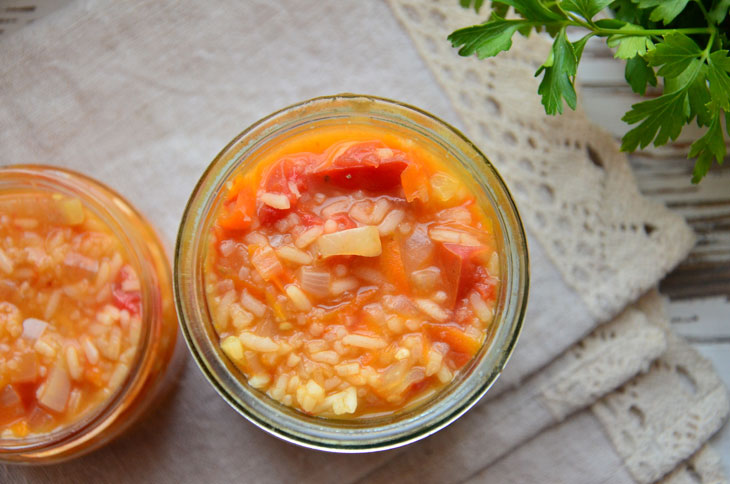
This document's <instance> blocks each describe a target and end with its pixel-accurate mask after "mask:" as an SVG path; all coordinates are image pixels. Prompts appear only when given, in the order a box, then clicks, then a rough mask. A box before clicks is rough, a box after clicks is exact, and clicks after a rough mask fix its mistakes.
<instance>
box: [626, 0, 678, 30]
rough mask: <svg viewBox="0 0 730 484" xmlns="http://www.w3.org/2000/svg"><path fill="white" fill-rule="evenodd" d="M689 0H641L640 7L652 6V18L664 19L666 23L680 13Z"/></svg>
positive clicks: (656, 19) (655, 20)
mask: <svg viewBox="0 0 730 484" xmlns="http://www.w3.org/2000/svg"><path fill="white" fill-rule="evenodd" d="M688 2H689V0H639V2H638V4H639V8H652V7H655V8H654V9H653V10H652V11H651V15H650V16H649V19H650V20H653V21H654V22H658V21H660V20H661V21H662V22H663V23H664V25H667V24H669V23H670V22H671V21H672V20H674V19H675V17H676V16H677V15H679V14H680V12H681V11H682V10H684V7H686V6H687V3H688Z"/></svg>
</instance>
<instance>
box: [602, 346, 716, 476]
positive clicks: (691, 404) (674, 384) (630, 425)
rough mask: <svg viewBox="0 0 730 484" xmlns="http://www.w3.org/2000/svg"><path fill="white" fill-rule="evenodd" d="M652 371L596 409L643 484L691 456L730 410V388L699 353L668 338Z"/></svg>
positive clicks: (624, 457) (610, 435)
mask: <svg viewBox="0 0 730 484" xmlns="http://www.w3.org/2000/svg"><path fill="white" fill-rule="evenodd" d="M667 342H668V348H667V351H666V352H665V353H664V354H663V355H662V356H661V357H660V358H659V359H658V360H656V361H655V362H654V363H653V364H652V367H651V369H650V371H649V372H648V373H646V374H644V375H641V376H639V377H637V378H635V379H633V380H632V381H630V382H629V383H627V384H626V385H624V386H623V387H621V388H620V389H619V390H617V391H616V392H614V393H612V394H610V395H608V396H607V397H605V398H603V399H602V400H600V401H598V402H597V403H596V404H594V405H593V406H592V410H593V413H594V414H595V415H596V417H597V418H598V420H599V421H600V422H601V424H602V425H603V428H604V430H605V431H606V434H608V436H609V438H610V439H611V442H613V445H614V446H615V448H616V451H617V452H618V454H619V455H620V456H621V457H622V459H623V460H624V463H625V465H626V468H627V469H628V470H629V472H630V473H631V475H633V476H634V478H635V479H636V480H637V481H638V482H640V483H649V482H654V481H656V480H657V479H659V478H660V477H662V476H663V475H665V474H666V473H668V472H669V471H671V470H672V469H673V468H674V467H675V466H676V465H677V463H678V462H681V461H683V460H684V459H686V458H688V457H689V456H691V455H692V454H693V453H694V452H695V451H697V449H698V448H699V447H700V446H701V444H702V443H704V442H705V441H707V439H708V438H709V437H710V436H711V435H712V434H714V433H715V432H716V431H717V430H718V429H719V428H720V427H721V426H722V424H723V422H724V421H725V418H726V417H727V415H728V412H729V411H730V400H728V393H727V389H726V388H725V387H724V386H723V384H722V382H721V381H720V379H719V377H718V376H717V374H716V373H715V371H714V369H713V368H712V364H711V363H710V362H709V361H707V360H705V359H704V358H702V357H701V356H700V355H699V353H697V351H695V350H694V349H693V348H692V347H691V346H689V345H688V344H687V343H685V342H684V341H683V340H681V339H680V338H678V337H677V336H675V335H674V334H672V333H671V332H668V333H667Z"/></svg>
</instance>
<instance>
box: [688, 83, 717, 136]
mask: <svg viewBox="0 0 730 484" xmlns="http://www.w3.org/2000/svg"><path fill="white" fill-rule="evenodd" d="M687 95H688V100H689V111H690V112H689V118H688V119H687V121H688V122H689V121H692V120H693V119H695V117H697V125H698V126H707V125H709V124H710V122H712V114H711V113H710V110H709V109H708V107H707V105H708V104H710V101H711V98H710V90H709V89H708V87H707V78H706V77H705V76H697V79H695V81H694V82H693V83H692V84H690V86H689V88H688V89H687Z"/></svg>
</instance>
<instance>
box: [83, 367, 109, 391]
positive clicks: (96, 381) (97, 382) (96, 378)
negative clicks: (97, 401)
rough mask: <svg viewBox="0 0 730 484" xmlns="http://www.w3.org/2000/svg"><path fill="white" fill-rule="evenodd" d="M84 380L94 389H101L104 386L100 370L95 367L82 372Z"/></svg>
mask: <svg viewBox="0 0 730 484" xmlns="http://www.w3.org/2000/svg"><path fill="white" fill-rule="evenodd" d="M84 378H85V379H86V380H87V381H89V382H90V383H91V384H92V385H94V386H96V387H99V388H101V387H103V386H104V384H105V381H104V375H103V374H102V373H101V370H100V369H99V368H97V367H95V366H92V367H89V368H87V369H86V371H84Z"/></svg>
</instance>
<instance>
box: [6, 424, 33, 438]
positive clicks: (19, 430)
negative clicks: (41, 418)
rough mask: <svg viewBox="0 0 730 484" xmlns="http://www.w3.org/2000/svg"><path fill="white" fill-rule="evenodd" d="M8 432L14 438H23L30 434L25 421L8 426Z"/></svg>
mask: <svg viewBox="0 0 730 484" xmlns="http://www.w3.org/2000/svg"><path fill="white" fill-rule="evenodd" d="M10 430H11V431H12V432H13V435H15V436H16V437H25V436H26V435H28V433H29V432H30V428H29V427H28V422H26V421H25V420H20V421H18V422H15V423H14V424H13V425H11V426H10Z"/></svg>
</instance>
